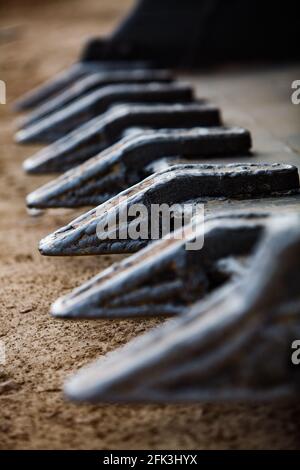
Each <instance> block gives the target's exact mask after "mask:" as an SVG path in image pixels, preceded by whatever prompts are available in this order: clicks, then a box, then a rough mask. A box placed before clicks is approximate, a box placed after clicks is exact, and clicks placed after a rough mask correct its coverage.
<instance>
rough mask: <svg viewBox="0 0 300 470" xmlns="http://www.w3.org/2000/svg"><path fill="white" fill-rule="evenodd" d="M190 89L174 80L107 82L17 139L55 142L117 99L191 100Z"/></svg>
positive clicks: (124, 101)
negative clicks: (167, 81) (143, 82)
mask: <svg viewBox="0 0 300 470" xmlns="http://www.w3.org/2000/svg"><path fill="white" fill-rule="evenodd" d="M192 100H193V90H192V88H191V87H190V86H188V85H184V84H177V83H174V84H173V83H145V84H125V85H122V84H119V85H108V86H105V87H103V88H100V89H99V90H95V91H93V92H90V93H88V94H87V95H85V96H84V97H82V98H80V99H78V100H76V101H75V102H73V103H71V104H69V105H67V106H66V107H64V108H63V109H61V110H60V111H57V112H56V113H53V114H51V115H49V116H46V117H44V118H43V119H41V120H40V121H38V122H35V123H33V124H32V125H31V126H28V127H26V128H25V129H23V130H20V131H18V132H17V133H16V136H15V139H16V141H17V142H18V143H43V142H54V141H55V140H57V139H59V138H61V137H63V136H64V135H65V134H66V133H67V132H70V131H72V130H74V129H75V128H76V127H78V126H80V125H81V124H83V123H85V122H87V121H89V120H90V119H92V118H94V117H95V116H98V115H100V114H102V113H104V112H105V111H107V109H108V108H109V106H111V105H113V104H117V103H135V102H139V103H155V102H156V103H157V102H158V103H159V102H162V103H164V102H166V103H174V102H179V103H180V102H191V101H192Z"/></svg>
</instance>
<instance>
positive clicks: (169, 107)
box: [16, 63, 300, 401]
mask: <svg viewBox="0 0 300 470" xmlns="http://www.w3.org/2000/svg"><path fill="white" fill-rule="evenodd" d="M122 67H123V70H118V65H117V64H111V65H110V66H109V67H108V66H107V68H106V69H105V67H104V66H103V65H100V64H98V65H96V64H88V63H79V64H76V65H75V66H73V67H72V68H71V69H70V70H69V71H67V72H65V73H63V74H62V75H61V76H59V77H58V78H56V79H55V80H53V81H52V82H50V83H48V84H46V85H44V87H42V88H40V89H38V90H36V91H34V92H31V93H30V94H28V96H27V97H25V98H24V99H22V100H20V101H19V102H18V103H17V105H16V108H17V109H19V110H24V109H29V108H35V109H34V111H33V112H32V113H31V115H29V117H27V118H26V119H25V120H23V122H22V124H21V125H20V129H19V131H18V132H17V134H16V140H17V141H18V142H20V143H35V142H36V143H42V142H46V143H50V145H49V146H48V147H46V148H44V149H42V150H41V151H39V152H38V153H37V154H35V155H33V156H32V157H30V158H28V159H27V160H26V161H25V162H24V169H25V170H26V171H27V172H29V173H37V174H41V173H63V174H62V175H61V176H59V177H57V178H56V179H54V180H53V181H51V182H49V183H48V184H46V185H44V186H43V187H41V188H39V189H37V190H36V191H34V192H33V193H31V194H29V195H28V197H27V206H28V208H29V209H31V210H32V209H48V208H55V207H82V206H97V207H95V208H94V209H92V210H90V211H89V212H87V213H85V214H83V215H82V216H81V217H79V218H77V219H75V220H73V221H72V222H71V223H70V224H68V225H67V226H66V227H63V228H61V229H59V230H57V231H56V232H55V233H53V234H50V235H49V236H48V237H46V238H45V239H43V240H42V241H41V242H40V251H41V253H42V254H44V255H51V256H53V255H87V254H102V253H120V252H121V253H130V252H137V253H135V254H133V255H131V256H129V257H128V258H126V259H125V260H123V261H122V262H120V263H117V264H114V265H113V266H111V267H110V268H108V269H106V270H105V271H103V272H101V273H100V274H98V275H97V276H95V277H94V278H93V279H91V280H90V281H88V282H87V283H85V284H84V285H82V286H81V287H79V288H77V289H75V290H74V291H73V292H72V293H70V294H68V295H67V296H65V297H62V298H60V299H58V300H57V301H56V302H55V303H54V304H53V306H52V308H51V313H52V315H54V316H58V317H76V318H79V317H80V318H92V317H93V318H95V317H96V318H116V317H122V318H123V317H133V316H150V315H161V316H170V315H172V316H174V315H175V316H177V318H176V320H173V321H171V322H167V323H166V324H164V325H163V326H161V327H159V328H158V329H157V330H155V331H153V330H152V331H150V332H149V333H147V334H146V335H143V336H142V337H140V338H138V339H137V340H135V341H132V342H130V343H129V344H128V345H126V346H125V347H124V348H121V349H120V350H117V351H115V352H114V353H112V354H111V355H110V356H109V357H105V358H104V359H101V360H100V361H98V362H97V363H96V364H93V365H92V366H91V367H89V368H87V369H84V370H83V371H82V372H80V373H78V374H77V375H76V376H75V377H74V378H72V379H71V380H70V381H69V382H68V383H67V385H66V388H65V390H66V394H67V395H68V396H69V397H71V398H73V399H76V400H92V401H95V400H98V401H130V400H135V401H178V400H179V401H181V400H183V401H194V400H202V399H203V400H207V399H209V400H215V399H229V398H236V399H244V398H247V399H256V398H272V397H282V396H290V395H293V394H294V393H295V391H296V389H297V384H298V383H299V382H298V377H296V376H295V374H294V373H292V372H291V369H290V368H289V367H287V362H288V361H287V357H286V354H287V350H288V342H289V341H290V340H291V337H292V336H295V337H297V333H299V330H300V322H299V300H300V299H299V289H297V286H298V285H299V280H300V279H299V269H298V266H297V263H296V261H295V260H297V255H298V256H299V254H300V225H299V221H300V219H299V207H300V204H299V202H300V199H299V195H298V193H299V176H298V170H297V168H296V167H294V166H292V165H288V164H280V163H274V164H265V163H259V164H258V163H251V158H252V154H251V136H250V133H249V131H247V130H246V129H241V128H228V127H225V126H224V125H223V124H222V118H221V113H220V110H219V109H218V108H217V107H215V106H213V105H211V104H209V103H207V102H206V100H204V99H196V98H195V97H194V93H193V90H192V89H191V87H189V86H188V85H184V84H181V83H177V82H176V81H175V80H174V79H173V77H172V76H171V74H170V73H169V72H167V71H160V70H151V69H142V68H141V66H140V64H130V67H129V66H128V67H127V68H126V66H124V64H123V65H122ZM225 158H226V161H228V162H229V163H224V162H223V163H219V162H220V159H222V160H223V159H225ZM214 159H215V160H216V159H217V162H218V163H213V161H214ZM230 160H231V161H230ZM67 170H68V171H67ZM64 172H65V173H64ZM124 201H126V208H128V206H129V207H130V206H133V205H134V204H137V203H138V204H144V205H145V206H148V207H149V206H151V204H155V203H160V204H161V203H165V204H168V205H172V204H174V203H180V204H185V205H190V206H191V207H192V205H193V204H194V203H195V201H198V202H203V203H205V208H206V212H205V224H204V225H203V224H198V225H197V227H196V231H195V230H194V229H193V227H194V224H193V219H192V220H191V222H190V226H189V227H188V230H187V232H186V234H185V238H184V239H183V240H177V239H176V236H175V237H174V238H171V239H170V237H165V238H163V239H161V240H158V241H156V242H151V243H150V241H151V239H150V238H149V237H146V238H145V239H142V238H141V239H135V240H130V239H129V240H128V239H124V240H120V239H117V240H103V239H100V238H99V236H98V232H97V229H98V227H99V224H102V225H103V226H104V225H105V222H106V221H107V220H109V219H111V218H114V217H115V219H116V220H117V219H118V216H120V214H121V213H122V210H123V206H124V204H125V202H124ZM280 208H281V209H280ZM149 232H151V226H149ZM200 234H201V236H203V234H204V240H205V243H204V246H203V248H202V249H201V250H197V251H188V250H186V243H188V242H192V241H195V239H196V238H197V237H198V236H200ZM298 337H299V335H298ZM267 357H270V358H272V367H271V368H270V364H269V362H268V361H265V362H264V363H263V360H265V359H266V358H267Z"/></svg>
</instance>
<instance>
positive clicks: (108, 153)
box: [27, 127, 292, 208]
mask: <svg viewBox="0 0 300 470" xmlns="http://www.w3.org/2000/svg"><path fill="white" fill-rule="evenodd" d="M249 145H250V136H249V133H248V131H245V130H243V129H240V128H232V129H226V128H221V127H218V128H193V129H179V130H177V129H160V130H158V131H143V132H140V133H135V134H134V135H130V136H128V137H125V138H124V139H123V140H121V141H119V142H117V143H116V144H115V145H113V146H112V147H109V148H108V149H106V150H105V151H103V152H101V153H99V154H98V155H96V156H95V157H92V158H90V159H89V160H88V161H86V162H85V163H83V164H82V165H79V166H77V167H76V168H74V169H73V170H69V171H68V172H67V173H65V174H64V175H62V176H60V177H59V178H57V179H56V180H53V181H51V182H50V183H47V184H46V185H44V186H42V187H41V188H39V189H37V190H36V191H34V192H33V193H31V194H30V195H29V196H28V197H27V205H28V207H36V208H37V207H39V208H46V207H82V206H92V205H97V204H100V203H102V202H104V201H106V200H108V199H109V198H111V197H113V196H115V195H116V194H118V193H119V192H121V191H123V190H124V189H126V188H128V187H129V186H131V185H133V184H135V183H137V182H139V181H141V180H142V179H143V178H145V177H146V176H147V175H149V174H151V173H153V171H151V169H150V167H149V164H150V163H153V162H154V161H155V160H158V159H160V158H161V157H162V156H168V155H170V156H171V155H180V156H181V157H182V158H185V157H186V158H194V159H197V160H201V158H205V157H206V158H207V157H217V156H220V155H222V156H224V157H226V156H229V155H230V156H232V155H234V154H237V153H238V154H241V155H247V152H248V151H249ZM175 160H176V159H175ZM27 165H28V166H29V165H32V161H30V160H29V161H28V162H27ZM27 168H28V167H27ZM199 168H200V167H199ZM203 168H204V167H203ZM213 168H215V167H212V169H213ZM216 168H217V167H216ZM255 169H259V167H256V166H254V167H253V168H252V170H253V171H254V170H255ZM275 171H276V173H278V169H277V168H276V170H275V168H274V172H275ZM290 172H291V173H292V170H290Z"/></svg>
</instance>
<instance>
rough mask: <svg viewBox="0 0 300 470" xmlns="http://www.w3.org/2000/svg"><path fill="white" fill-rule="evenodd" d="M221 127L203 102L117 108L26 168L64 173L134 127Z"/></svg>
mask: <svg viewBox="0 0 300 470" xmlns="http://www.w3.org/2000/svg"><path fill="white" fill-rule="evenodd" d="M220 124H221V117H220V112H219V109H218V108H216V107H214V106H211V105H203V104H201V103H187V104H146V105H144V104H124V105H115V106H113V107H111V108H110V109H109V110H108V111H107V112H106V113H104V114H103V115H102V116H97V117H95V118H94V119H92V120H90V121H88V122H87V123H85V124H83V125H81V126H79V127H78V128H77V129H75V130H74V131H72V132H70V133H69V134H67V135H66V136H65V137H63V138H62V139H59V140H58V141H56V142H54V143H53V144H52V145H50V146H48V147H46V148H44V149H42V150H41V151H39V152H38V153H37V154H35V155H33V156H32V157H30V158H28V159H27V160H25V162H24V169H25V171H27V172H28V173H51V172H59V173H61V172H63V171H66V170H68V169H70V168H73V167H74V166H76V165H78V164H80V163H82V162H83V161H85V160H87V159H88V158H90V157H93V156H94V155H96V154H97V153H98V152H100V151H102V150H103V149H105V148H107V147H109V146H110V145H113V144H114V143H116V142H117V141H118V140H119V139H121V138H122V136H123V135H124V133H125V131H126V130H128V128H132V126H135V127H136V126H139V127H151V128H152V129H159V128H160V129H164V128H174V129H175V128H185V127H187V128H192V127H194V126H197V127H198V126H204V127H210V126H218V125H220ZM145 136H147V133H146V132H145ZM202 139H203V138H202ZM125 142H127V141H121V142H120V143H119V144H118V145H117V148H119V146H122V145H124V143H125ZM248 145H249V144H248ZM245 148H246V145H245ZM156 153H157V152H156Z"/></svg>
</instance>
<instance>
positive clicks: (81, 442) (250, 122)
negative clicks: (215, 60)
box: [0, 0, 300, 449]
mask: <svg viewBox="0 0 300 470" xmlns="http://www.w3.org/2000/svg"><path fill="white" fill-rule="evenodd" d="M130 3H132V2H130V1H124V0H123V1H121V0H101V1H100V0H85V1H84V2H82V1H81V0H60V1H58V0H57V1H54V0H52V1H42V0H40V1H38V0H36V1H15V0H12V1H10V2H6V4H5V7H4V5H3V6H2V7H0V27H1V29H0V67H1V68H0V79H2V80H5V82H6V84H7V94H8V97H7V98H8V103H7V105H6V106H5V105H0V133H1V144H0V145H1V146H0V151H1V152H0V178H1V182H0V217H1V219H0V220H1V221H0V227H1V231H0V278H1V281H0V282H1V284H0V288H1V305H0V315H1V317H0V318H1V320H0V340H2V341H3V342H4V344H5V347H6V356H7V357H6V364H5V365H3V366H0V410H1V411H0V448H1V449H78V448H79V449H140V448H145V449H172V448H174V449H191V448H198V449H212V448H214V449H215V448H218V449H221V448H222V449H224V448H225V449H228V448H256V449H259V448H268V449H278V448H284V449H295V448H300V424H299V423H300V419H299V418H300V407H299V406H297V404H295V403H294V404H292V403H289V404H288V403H285V404H268V405H241V404H238V405H228V404H226V405H220V404H219V405H211V404H199V405H193V406H187V405H180V406H175V405H172V406H170V405H164V406H157V405H145V406H118V405H114V406H106V405H105V406H85V405H84V406H82V405H81V406H78V405H74V404H72V403H69V402H67V401H65V400H64V399H63V396H62V392H61V388H62V383H63V380H64V378H65V376H66V375H67V374H69V373H70V372H72V371H74V370H76V369H78V368H79V367H80V366H82V365H83V364H86V363H88V362H89V361H91V360H93V359H95V358H96V357H97V356H99V355H101V354H104V353H106V352H107V351H110V350H112V349H114V348H116V347H117V346H119V345H121V344H123V343H125V342H127V341H128V340H129V339H130V338H132V337H134V336H135V335H137V334H139V333H141V332H143V331H144V330H146V329H148V328H150V327H151V326H153V324H154V323H156V322H157V320H147V321H146V320H144V321H143V320H133V321H117V320H114V321H60V320H54V319H52V318H50V316H49V305H50V303H51V302H52V301H53V300H55V299H56V298H57V297H58V296H59V295H61V294H63V293H67V292H69V291H70V289H72V288H73V287H75V286H78V285H79V284H80V283H82V282H83V281H84V280H86V279H88V278H90V277H91V276H92V275H94V274H95V273H97V272H98V271H99V270H100V269H102V268H104V267H106V266H108V265H109V264H110V263H111V262H112V261H113V260H116V259H117V258H118V257H109V256H103V257H96V256H92V257H85V258H83V259H82V258H61V259H51V258H43V257H42V256H40V254H39V252H38V250H37V244H38V241H39V240H40V239H41V238H42V237H43V236H45V235H46V234H48V233H49V232H51V231H53V230H55V229H56V228H57V227H59V226H61V225H62V224H65V223H66V222H68V221H69V220H70V219H71V218H72V217H73V216H74V214H75V213H74V212H72V213H70V212H68V213H66V212H58V213H54V214H53V213H49V214H45V215H44V216H43V217H39V218H31V217H30V216H29V215H27V213H26V209H25V204H24V197H25V195H26V194H27V193H28V192H30V191H31V190H33V189H34V188H36V187H38V186H39V185H40V184H42V183H43V182H44V181H47V180H48V179H49V178H47V177H29V176H25V175H24V173H23V171H22V168H21V163H22V161H23V159H24V158H25V157H27V156H29V155H30V154H32V153H33V152H34V151H36V149H35V148H34V147H17V146H16V145H15V144H14V143H13V132H14V129H15V124H16V117H15V116H14V115H13V114H12V113H11V110H10V106H11V104H12V102H13V100H14V99H15V98H17V97H18V96H20V95H21V94H22V93H23V92H25V91H27V90H28V89H31V88H32V87H33V86H34V85H37V84H38V83H40V82H43V80H45V79H46V78H48V77H49V76H52V75H53V74H55V73H56V72H57V71H59V70H61V69H63V68H65V67H66V66H67V65H69V64H71V63H72V62H73V61H74V60H75V59H76V57H77V54H78V51H79V50H80V46H81V45H82V43H83V42H84V40H85V39H87V38H88V37H89V36H91V35H95V34H102V33H103V34H105V33H106V32H108V31H110V29H111V28H112V26H113V25H114V24H115V22H116V21H117V19H118V17H119V15H120V14H121V12H122V11H123V10H124V8H125V7H126V6H127V5H129V4H130ZM292 78H293V79H297V78H298V79H299V78H300V73H299V69H298V70H294V69H288V70H277V71H276V70H275V71H272V72H270V73H267V72H265V71H250V72H249V71H248V73H236V72H235V71H230V72H228V71H224V72H223V75H220V74H212V75H210V74H208V73H206V74H203V75H202V76H200V77H197V79H195V78H194V79H193V82H194V83H195V84H196V85H197V87H198V90H199V94H201V95H202V94H203V95H207V96H211V97H212V98H213V99H214V100H215V101H216V102H217V103H219V104H220V105H221V106H222V108H224V109H226V113H225V118H226V120H227V121H228V122H231V121H232V122H235V124H237V125H245V126H247V127H249V128H250V129H251V130H252V131H253V133H254V137H255V139H254V144H255V146H256V147H258V148H259V149H260V151H261V152H264V159H265V160H270V159H274V158H275V155H277V156H280V158H281V159H282V160H286V157H288V159H289V161H298V158H299V156H298V152H299V147H300V140H299V137H297V135H298V134H297V133H298V132H299V119H298V117H296V114H295V113H296V110H295V108H296V107H295V106H294V107H293V106H292V105H288V103H290V101H289V92H290V91H289V90H290V83H291V82H290V80H291V79H292ZM276 97H277V98H276ZM282 102H285V103H286V105H284V106H283V105H282ZM270 116H273V118H274V119H273V118H271V120H268V119H267V118H268V117H270ZM297 119H298V121H297Z"/></svg>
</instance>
